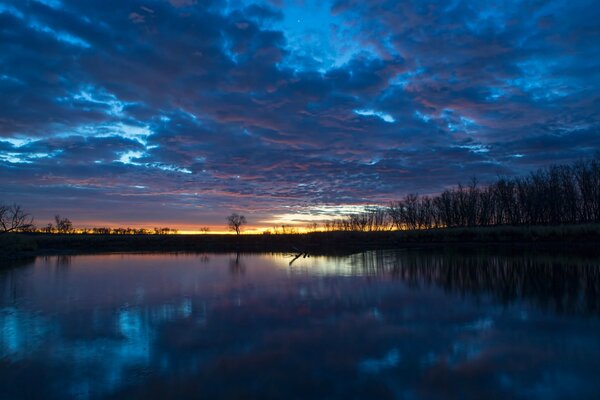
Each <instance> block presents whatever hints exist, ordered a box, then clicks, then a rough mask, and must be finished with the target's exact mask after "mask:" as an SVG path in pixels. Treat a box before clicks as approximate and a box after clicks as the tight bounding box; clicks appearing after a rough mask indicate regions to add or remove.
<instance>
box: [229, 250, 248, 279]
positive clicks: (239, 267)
mask: <svg viewBox="0 0 600 400" xmlns="http://www.w3.org/2000/svg"><path fill="white" fill-rule="evenodd" d="M229 272H231V273H232V274H233V275H241V274H243V273H244V272H246V266H245V265H244V263H243V261H242V260H241V259H240V252H239V251H238V252H237V253H236V254H235V258H232V259H230V260H229Z"/></svg>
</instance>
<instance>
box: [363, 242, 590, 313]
mask: <svg viewBox="0 0 600 400" xmlns="http://www.w3.org/2000/svg"><path fill="white" fill-rule="evenodd" d="M352 262H353V263H354V264H356V265H357V266H358V265H359V266H360V267H361V269H362V271H363V273H366V274H371V275H375V274H391V275H392V276H394V277H396V278H399V279H401V280H402V281H404V282H406V283H407V284H409V285H411V286H419V285H433V286H437V287H440V288H443V289H444V290H447V291H449V292H455V293H461V294H470V295H486V294H489V295H491V296H493V297H494V298H495V299H496V300H498V301H500V302H501V303H503V304H509V303H512V302H514V301H518V300H528V301H532V302H533V303H534V304H535V305H537V306H539V307H541V308H543V309H551V310H554V311H557V312H566V313H577V312H583V313H595V314H600V263H599V262H594V261H590V260H587V261H586V260H585V259H580V260H577V259H573V258H572V257H570V258H567V257H560V256H535V255H529V254H524V255H516V256H515V255H486V254H484V253H479V254H458V253H449V252H444V253H430V252H423V251H419V252H417V251H407V252H368V253H363V254H360V255H356V256H352Z"/></svg>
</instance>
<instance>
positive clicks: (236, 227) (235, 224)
mask: <svg viewBox="0 0 600 400" xmlns="http://www.w3.org/2000/svg"><path fill="white" fill-rule="evenodd" d="M245 224H246V217H244V216H243V215H239V214H237V213H233V214H231V215H230V216H228V217H227V226H228V227H229V230H231V231H235V233H236V234H238V235H239V234H240V233H241V231H242V225H245Z"/></svg>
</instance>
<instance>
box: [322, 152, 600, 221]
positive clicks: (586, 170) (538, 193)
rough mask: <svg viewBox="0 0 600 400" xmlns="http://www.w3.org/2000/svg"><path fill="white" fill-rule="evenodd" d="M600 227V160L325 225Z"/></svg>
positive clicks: (473, 185)
mask: <svg viewBox="0 0 600 400" xmlns="http://www.w3.org/2000/svg"><path fill="white" fill-rule="evenodd" d="M599 222H600V159H598V158H596V159H592V160H587V161H579V162H576V163H574V164H572V165H553V166H550V167H548V168H544V169H539V170H537V171H535V172H532V173H531V174H529V175H527V176H523V177H514V178H507V177H501V178H499V179H498V180H497V181H496V182H494V183H492V184H490V185H487V186H480V185H479V184H478V182H477V180H476V179H473V180H472V181H471V182H470V183H469V184H467V185H463V184H459V185H457V186H456V187H454V188H451V189H446V190H444V191H443V192H442V193H440V194H439V195H437V196H419V195H418V194H408V195H406V196H404V198H403V199H401V200H398V201H394V202H392V203H391V204H389V206H387V207H372V208H369V209H366V210H365V211H364V212H361V213H357V214H351V215H347V216H345V217H343V218H339V219H335V220H331V221H326V222H325V223H324V225H323V228H324V230H325V231H335V230H342V231H384V230H393V229H398V230H400V229H430V228H446V227H476V226H495V225H558V224H577V223H599Z"/></svg>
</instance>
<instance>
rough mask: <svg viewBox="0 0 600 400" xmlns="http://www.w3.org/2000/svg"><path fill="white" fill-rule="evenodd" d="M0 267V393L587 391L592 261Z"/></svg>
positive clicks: (351, 395) (359, 258)
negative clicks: (1, 268) (0, 268)
mask: <svg viewBox="0 0 600 400" xmlns="http://www.w3.org/2000/svg"><path fill="white" fill-rule="evenodd" d="M290 260H291V257H290V256H288V255H270V254H263V255H244V254H241V255H236V254H228V255H223V254H201V255H197V254H194V255H188V254H185V255H182V254H160V255H155V254H152V255H148V254H146V255H144V254H142V255H134V254H132V255H101V256H74V257H48V258H38V259H36V260H35V261H32V262H31V263H29V264H26V265H21V266H19V267H14V268H5V269H3V270H0V399H29V398H31V399H72V398H73V399H95V398H108V399H137V398H143V399H187V398H200V399H212V398H214V399H243V398H260V399H275V398H287V399H307V398H327V399H388V398H390V399H392V398H395V399H439V398H465V399H496V398H498V399H506V398H515V399H521V398H522V399H587V398H589V399H593V398H595V399H598V398H600V380H599V379H598V374H599V372H600V318H599V317H600V262H599V261H597V260H593V259H578V258H576V257H564V258H563V257H559V256H551V257H550V256H531V255H526V254H511V255H489V254H488V255H486V254H461V255H458V254H455V253H448V252H436V253H431V252H425V251H421V252H419V251H405V252H370V253H364V254H359V255H354V256H348V257H337V258H336V257H311V258H300V259H298V260H296V261H295V262H294V263H293V264H292V265H291V266H290V265H289V262H290Z"/></svg>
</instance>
